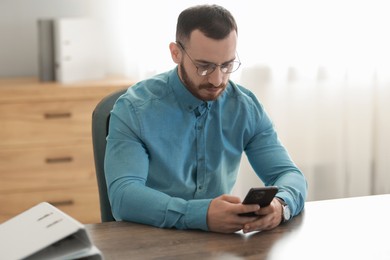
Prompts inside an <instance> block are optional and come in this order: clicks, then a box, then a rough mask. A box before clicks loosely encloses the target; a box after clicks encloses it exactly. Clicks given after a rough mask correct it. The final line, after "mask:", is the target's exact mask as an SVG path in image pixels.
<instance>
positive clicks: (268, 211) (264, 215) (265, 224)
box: [243, 198, 283, 233]
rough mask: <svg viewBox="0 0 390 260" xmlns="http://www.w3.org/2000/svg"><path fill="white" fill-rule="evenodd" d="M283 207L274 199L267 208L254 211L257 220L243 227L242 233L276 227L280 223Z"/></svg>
mask: <svg viewBox="0 0 390 260" xmlns="http://www.w3.org/2000/svg"><path fill="white" fill-rule="evenodd" d="M282 211H283V207H282V204H281V203H280V201H279V200H278V199H277V198H274V199H273V200H272V202H271V204H270V205H269V206H267V207H264V208H261V209H259V210H258V211H256V214H257V215H259V218H257V219H255V220H254V221H251V222H248V223H246V224H245V225H244V227H243V231H244V233H248V232H252V231H260V230H270V229H273V228H275V227H277V226H278V225H279V224H280V223H281V222H282Z"/></svg>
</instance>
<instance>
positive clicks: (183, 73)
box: [179, 63, 226, 100]
mask: <svg viewBox="0 0 390 260" xmlns="http://www.w3.org/2000/svg"><path fill="white" fill-rule="evenodd" d="M179 66H180V72H181V80H182V81H183V83H184V85H185V86H186V87H187V89H188V90H189V91H190V92H191V93H192V94H193V95H194V96H196V97H198V98H201V97H199V95H198V94H197V93H194V90H195V89H198V90H201V89H208V88H216V87H215V86H214V85H213V84H210V83H205V84H200V85H196V84H195V83H194V82H193V81H192V80H191V79H190V77H189V76H188V73H187V71H186V70H185V68H184V66H183V63H180V64H179ZM225 87H226V84H225V83H221V85H219V86H218V87H217V88H220V89H224V88H225ZM222 93H223V91H221V92H220V94H222ZM220 94H219V95H218V96H217V97H215V98H213V100H215V99H217V98H218V97H219V96H220ZM210 100H211V99H210Z"/></svg>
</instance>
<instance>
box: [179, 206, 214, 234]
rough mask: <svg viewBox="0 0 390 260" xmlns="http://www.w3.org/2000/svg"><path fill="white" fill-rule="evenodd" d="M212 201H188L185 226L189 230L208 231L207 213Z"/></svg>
mask: <svg viewBox="0 0 390 260" xmlns="http://www.w3.org/2000/svg"><path fill="white" fill-rule="evenodd" d="M210 202H211V199H202V200H190V201H188V206H187V212H186V214H185V216H186V219H185V224H186V226H187V228H188V229H201V230H205V231H208V230H209V228H208V225H207V211H208V209H209V205H210Z"/></svg>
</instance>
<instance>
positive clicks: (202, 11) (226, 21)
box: [176, 5, 237, 42]
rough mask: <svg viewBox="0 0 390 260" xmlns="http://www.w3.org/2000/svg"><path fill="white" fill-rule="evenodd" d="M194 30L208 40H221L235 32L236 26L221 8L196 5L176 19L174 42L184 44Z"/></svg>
mask: <svg viewBox="0 0 390 260" xmlns="http://www.w3.org/2000/svg"><path fill="white" fill-rule="evenodd" d="M196 29H198V30H200V31H201V32H202V33H203V34H204V35H205V36H206V37H208V38H211V39H215V40H222V39H225V38H226V37H227V36H228V35H229V34H230V32H231V31H233V30H235V31H236V32H237V24H236V21H235V20H234V17H233V15H232V14H231V13H230V12H229V11H228V10H226V9H225V8H224V7H222V6H219V5H197V6H194V7H190V8H187V9H185V10H184V11H182V12H181V13H180V15H179V17H178V19H177V27H176V41H178V42H186V41H187V40H189V38H190V35H191V33H192V32H193V31H194V30H196Z"/></svg>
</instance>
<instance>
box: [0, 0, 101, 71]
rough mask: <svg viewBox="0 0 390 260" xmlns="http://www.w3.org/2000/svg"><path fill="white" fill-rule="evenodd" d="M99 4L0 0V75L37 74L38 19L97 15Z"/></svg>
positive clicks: (74, 0) (88, 0) (78, 0)
mask: <svg viewBox="0 0 390 260" xmlns="http://www.w3.org/2000/svg"><path fill="white" fill-rule="evenodd" d="M101 4H102V3H101V1H99V0H97V1H93V0H27V1H26V0H0V39H1V40H0V77H15V76H37V75H38V38H37V20H38V19H40V18H56V17H78V16H98V13H99V12H100V11H101V10H100V9H99V8H100V7H101Z"/></svg>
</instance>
